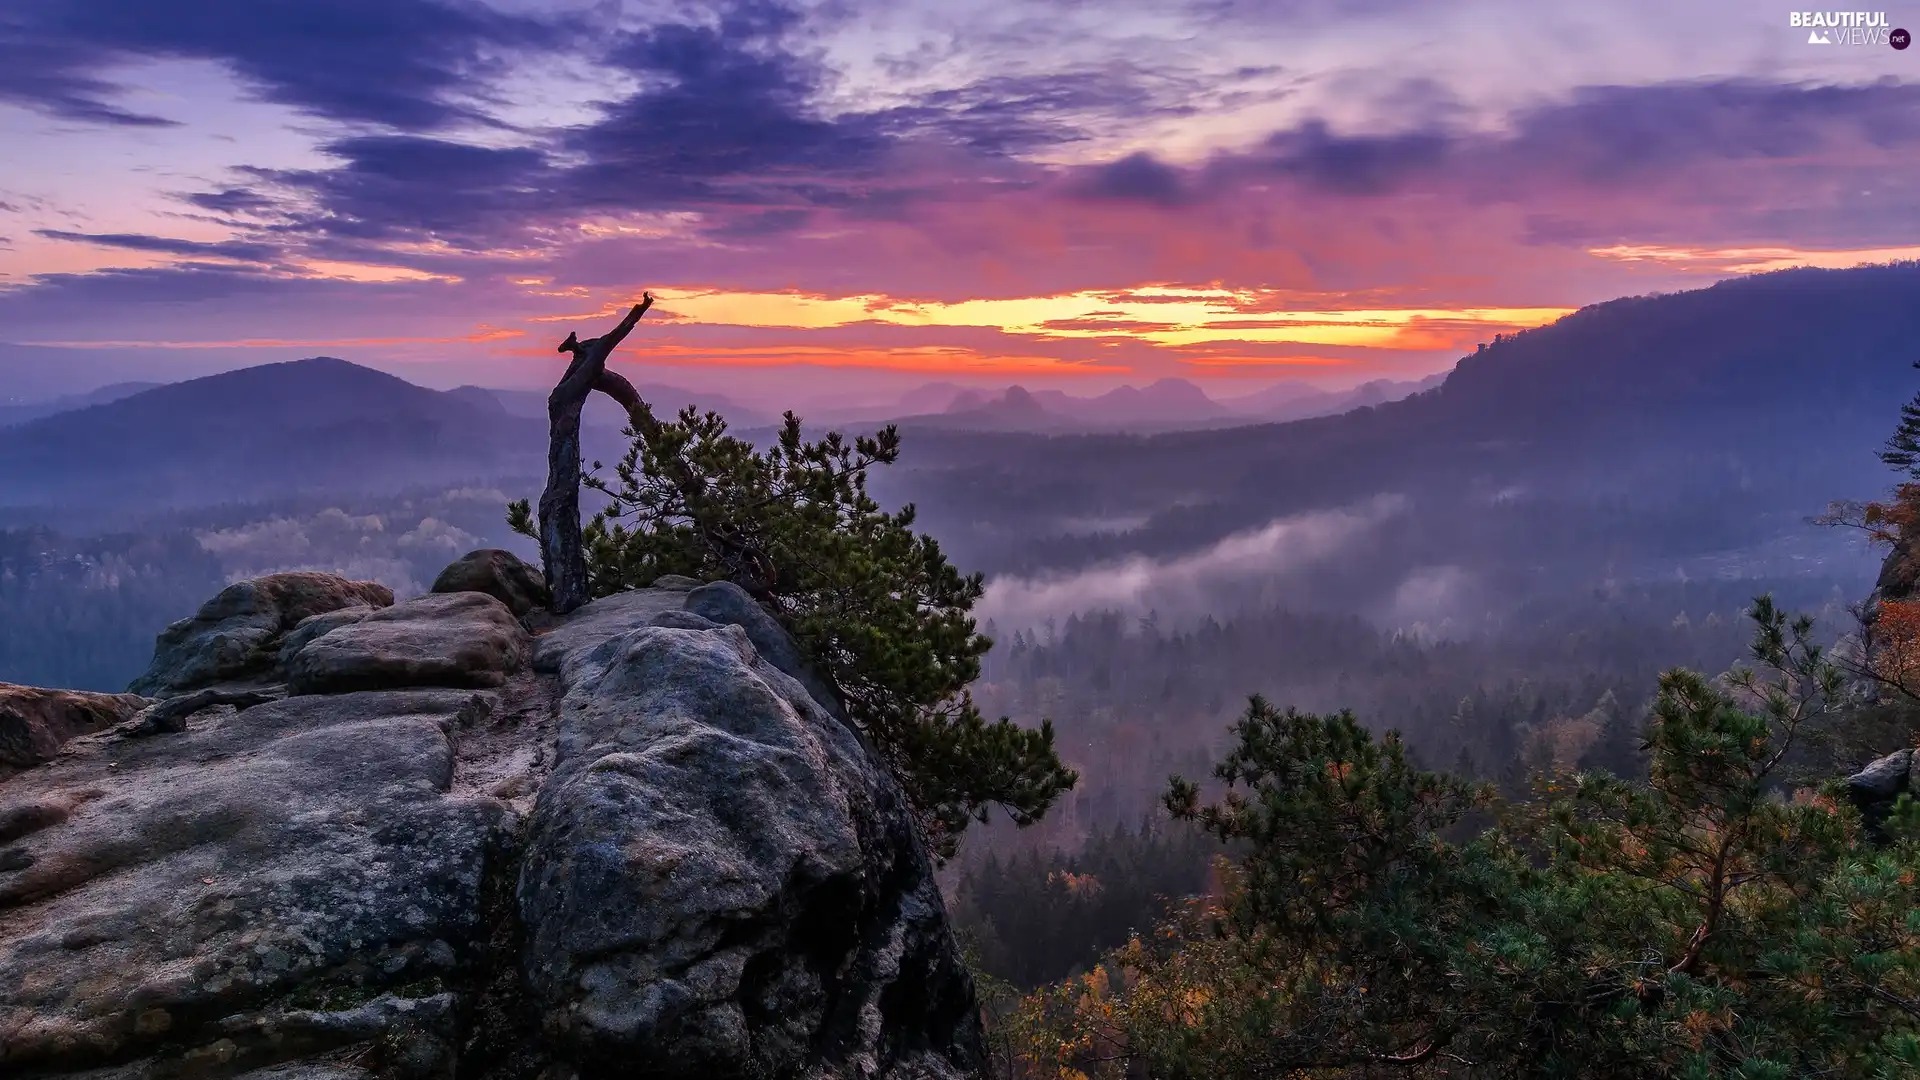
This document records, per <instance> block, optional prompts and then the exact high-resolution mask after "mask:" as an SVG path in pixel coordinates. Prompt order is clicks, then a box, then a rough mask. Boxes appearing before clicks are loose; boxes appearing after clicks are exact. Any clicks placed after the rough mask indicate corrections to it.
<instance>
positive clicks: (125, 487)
mask: <svg viewBox="0 0 1920 1080" xmlns="http://www.w3.org/2000/svg"><path fill="white" fill-rule="evenodd" d="M544 447H545V443H544V425H543V424H541V423H539V422H537V421H532V420H520V419H515V418H513V417H511V416H509V415H507V414H506V411H505V410H504V409H502V408H500V406H499V404H498V403H497V402H495V403H493V405H492V407H491V408H488V407H487V405H486V404H485V402H484V401H482V400H480V399H478V398H476V396H475V395H473V394H472V393H470V392H469V391H467V390H460V391H452V392H441V391H436V390H428V389H426V388H424V387H420V386H415V385H414V384H412V383H409V382H407V381H406V380H404V379H400V378H396V377H394V376H392V375H387V374H385V373H382V372H379V371H374V370H373V369H371V368H365V367H360V366H358V365H356V364H351V363H348V362H347V361H345V360H339V359H335V358H332V357H314V358H312V359H308V360H296V361H291V362H287V363H278V364H264V365H261V366H259V367H251V368H243V369H241V370H238V371H229V372H224V373H222V374H219V375H210V376H207V377H205V378H200V379H191V380H188V381H186V382H179V383H171V384H168V385H165V386H159V387H155V388H153V389H150V390H145V391H143V392H141V393H137V394H133V395H131V396H129V397H124V398H120V399H118V400H115V401H111V402H107V403H105V404H100V405H93V406H90V407H87V408H82V409H74V410H71V411H67V412H62V413H57V414H55V415H53V416H48V417H43V418H41V419H38V420H33V421H29V422H27V423H24V424H20V425H17V426H14V427H10V428H6V429H4V430H0V501H4V502H5V503H7V504H10V505H16V506H17V505H23V504H28V505H31V504H47V505H69V506H70V505H73V504H77V503H93V502H99V501H102V500H111V501H114V502H116V503H124V504H127V505H161V504H181V503H210V502H228V501H243V500H247V499H253V498H260V497H266V496H278V495H285V494H289V493H292V492H296V491H323V490H329V489H338V490H354V491H387V490H398V489H400V488H404V487H407V486H409V485H412V484H417V483H423V482H434V481H440V480H448V479H460V478H467V477H473V478H478V477H486V476H495V475H500V474H502V473H505V472H535V471H537V470H538V468H539V460H540V456H541V454H542V453H543V452H544Z"/></svg>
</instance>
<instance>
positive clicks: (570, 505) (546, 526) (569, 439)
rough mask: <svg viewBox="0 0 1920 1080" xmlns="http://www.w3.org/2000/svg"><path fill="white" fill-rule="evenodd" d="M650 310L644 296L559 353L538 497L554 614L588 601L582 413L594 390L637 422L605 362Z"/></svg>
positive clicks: (634, 399)
mask: <svg viewBox="0 0 1920 1080" xmlns="http://www.w3.org/2000/svg"><path fill="white" fill-rule="evenodd" d="M652 306H653V294H652V293H646V294H643V299H642V300H641V302H640V303H638V304H635V305H633V310H632V311H629V312H627V317H626V318H624V319H621V320H620V325H618V326H616V327H614V328H613V330H612V331H610V332H608V333H607V334H606V335H605V336H602V337H597V338H589V339H588V340H586V341H580V340H578V339H577V338H576V337H575V336H574V335H572V334H568V335H567V340H565V341H563V342H561V343H560V349H559V351H560V352H563V353H572V354H573V362H572V363H570V364H568V365H567V373H566V374H565V375H562V376H561V377H560V382H559V385H557V386H555V387H554V388H553V393H551V394H549V395H547V489H546V491H544V492H542V493H541V495H540V562H541V566H542V569H544V570H545V571H546V575H547V589H548V590H549V591H550V592H552V594H553V610H554V611H555V612H556V613H558V614H562V615H564V614H566V613H567V612H569V611H572V610H574V609H575V608H577V607H579V606H580V605H582V604H584V603H586V602H587V599H588V596H587V555H586V552H585V551H584V550H582V547H581V536H580V410H581V408H582V407H583V406H585V405H586V403H587V395H588V394H591V393H592V392H594V391H595V390H598V391H600V392H601V393H603V394H605V395H607V396H608V397H610V398H612V399H614V400H615V401H617V402H619V403H620V404H621V405H622V406H623V407H624V408H625V409H626V410H627V414H628V416H630V417H632V418H633V419H634V422H635V423H639V422H640V419H641V417H642V416H643V415H644V414H645V406H644V405H643V404H642V402H641V400H640V395H639V393H638V392H636V391H635V390H634V388H633V384H632V383H630V382H628V381H627V380H626V379H625V378H623V377H622V376H620V375H619V374H618V373H616V372H612V371H608V370H607V358H608V357H610V356H612V355H613V350H614V349H615V348H617V347H619V345H620V342H621V341H622V340H624V339H625V338H626V336H627V334H628V333H630V332H631V331H632V330H633V327H634V324H636V323H638V322H639V321H640V316H642V315H645V314H646V313H647V309H648V308H650V307H652Z"/></svg>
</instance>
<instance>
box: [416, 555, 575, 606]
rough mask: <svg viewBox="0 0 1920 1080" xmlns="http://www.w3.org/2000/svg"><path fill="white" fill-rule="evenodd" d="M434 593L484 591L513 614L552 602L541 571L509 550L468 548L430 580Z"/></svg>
mask: <svg viewBox="0 0 1920 1080" xmlns="http://www.w3.org/2000/svg"><path fill="white" fill-rule="evenodd" d="M432 591H433V592H437V593H457V592H477V593H486V594H487V595H488V596H491V597H493V598H494V599H495V600H498V601H500V602H501V603H503V604H505V605H507V610H509V611H511V612H513V613H514V614H515V615H525V614H526V613H528V612H530V611H532V610H534V609H535V608H543V607H546V606H548V605H549V604H551V603H552V602H553V598H552V596H551V595H550V594H549V593H548V592H547V581H546V578H545V577H544V576H542V574H541V573H540V571H539V570H538V569H537V568H535V567H532V566H529V565H527V564H526V563H525V562H522V561H521V560H520V557H519V556H517V555H515V554H514V553H513V552H511V551H502V550H501V549H499V548H481V549H480V550H478V551H469V552H467V553H466V554H465V555H462V556H460V557H459V558H458V559H456V560H454V561H453V562H452V563H450V564H448V566H447V568H446V569H445V570H442V571H440V576H439V577H437V578H434V579H433V589H432Z"/></svg>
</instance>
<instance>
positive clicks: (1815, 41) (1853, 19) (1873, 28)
mask: <svg viewBox="0 0 1920 1080" xmlns="http://www.w3.org/2000/svg"><path fill="white" fill-rule="evenodd" d="M1787 25H1788V26H1793V27H1804V28H1806V31H1807V44H1809V45H1889V44H1892V31H1893V24H1892V23H1890V22H1888V21H1887V13H1886V12H1884V11H1795V12H1792V13H1790V14H1789V15H1788V17H1787Z"/></svg>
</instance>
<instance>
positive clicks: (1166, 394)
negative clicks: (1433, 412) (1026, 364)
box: [896, 372, 1446, 434]
mask: <svg viewBox="0 0 1920 1080" xmlns="http://www.w3.org/2000/svg"><path fill="white" fill-rule="evenodd" d="M1445 380H1446V373H1444V372H1442V373H1440V374H1437V375H1432V376H1429V377H1427V378H1425V379H1417V380H1406V381H1394V380H1389V379H1376V380H1374V381H1372V382H1368V383H1363V384H1361V385H1359V386H1357V387H1354V388H1352V389H1350V390H1323V389H1321V388H1319V387H1316V386H1314V385H1312V384H1310V383H1304V382H1297V381H1294V382H1284V383H1280V384H1277V385H1275V386H1271V387H1268V388H1267V389H1264V390H1261V391H1258V392H1255V393H1253V394H1248V395H1244V396H1240V397H1231V398H1220V399H1215V398H1212V397H1209V396H1208V395H1207V393H1206V391H1204V390H1202V389H1201V388H1200V387H1199V386H1197V385H1195V384H1194V383H1192V382H1189V381H1187V380H1186V379H1160V380H1157V381H1155V382H1151V383H1148V384H1147V385H1145V386H1122V387H1118V388H1116V389H1113V390H1109V391H1107V392H1106V393H1104V394H1099V395H1097V396H1094V397H1080V396H1077V395H1073V394H1068V393H1066V392H1064V391H1061V390H1052V389H1048V390H1028V389H1026V388H1025V387H1021V386H1010V387H1008V388H1006V389H1005V390H1000V391H989V390H981V389H978V388H967V387H961V386H957V385H955V384H952V383H929V384H928V385H926V386H923V387H920V388H918V389H916V390H914V391H912V392H911V393H909V394H907V395H906V396H905V397H903V398H902V399H901V402H900V406H901V415H899V416H898V417H896V419H897V420H898V422H899V423H901V424H903V425H907V426H910V427H922V428H925V427H933V428H951V429H961V430H969V431H1025V432H1034V433H1042V434H1067V433H1075V432H1087V433H1091V432H1100V431H1135V432H1145V431H1168V430H1182V429H1188V428H1203V427H1232V426H1241V425H1246V424H1252V423H1263V422H1274V421H1286V420H1302V419H1306V418H1308V417H1314V416H1329V415H1333V414H1336V413H1342V412H1347V411H1349V410H1351V409H1358V408H1363V407H1367V406H1372V405H1379V404H1382V403H1384V402H1388V401H1397V400H1399V399H1400V398H1403V397H1407V396H1409V395H1411V394H1417V393H1420V392H1422V391H1424V390H1429V389H1432V388H1433V387H1435V386H1438V385H1440V383H1442V382H1444V381H1445Z"/></svg>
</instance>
